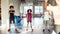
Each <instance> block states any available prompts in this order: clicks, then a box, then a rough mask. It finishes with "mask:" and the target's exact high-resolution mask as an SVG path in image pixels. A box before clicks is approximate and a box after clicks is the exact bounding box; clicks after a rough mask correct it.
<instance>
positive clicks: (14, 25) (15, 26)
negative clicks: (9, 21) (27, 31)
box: [13, 19, 17, 31]
mask: <svg viewBox="0 0 60 34" xmlns="http://www.w3.org/2000/svg"><path fill="white" fill-rule="evenodd" d="M13 23H14V26H15V30H16V31H17V27H16V24H15V20H14V19H13Z"/></svg>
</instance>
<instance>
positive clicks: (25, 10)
mask: <svg viewBox="0 0 60 34" xmlns="http://www.w3.org/2000/svg"><path fill="white" fill-rule="evenodd" d="M28 9H31V10H32V9H33V6H24V12H23V15H26V14H27V10H28ZM32 11H33V10H32ZM32 13H33V12H32Z"/></svg>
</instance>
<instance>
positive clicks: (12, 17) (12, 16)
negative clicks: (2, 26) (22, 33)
mask: <svg viewBox="0 0 60 34" xmlns="http://www.w3.org/2000/svg"><path fill="white" fill-rule="evenodd" d="M10 12H15V11H14V10H9V13H10ZM10 19H14V13H10Z"/></svg>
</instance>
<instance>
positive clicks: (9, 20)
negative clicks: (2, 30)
mask: <svg viewBox="0 0 60 34" xmlns="http://www.w3.org/2000/svg"><path fill="white" fill-rule="evenodd" d="M11 21H12V20H11V19H9V29H8V31H10V27H11Z"/></svg>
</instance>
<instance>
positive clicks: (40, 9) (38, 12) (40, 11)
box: [35, 6, 43, 14]
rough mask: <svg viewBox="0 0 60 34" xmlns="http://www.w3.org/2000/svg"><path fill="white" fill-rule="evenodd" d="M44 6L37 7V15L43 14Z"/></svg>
mask: <svg viewBox="0 0 60 34" xmlns="http://www.w3.org/2000/svg"><path fill="white" fill-rule="evenodd" d="M42 13H43V6H35V14H42Z"/></svg>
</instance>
